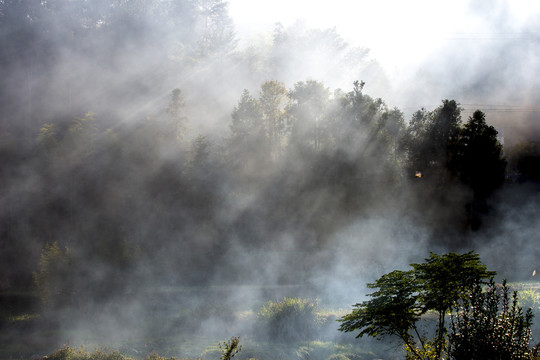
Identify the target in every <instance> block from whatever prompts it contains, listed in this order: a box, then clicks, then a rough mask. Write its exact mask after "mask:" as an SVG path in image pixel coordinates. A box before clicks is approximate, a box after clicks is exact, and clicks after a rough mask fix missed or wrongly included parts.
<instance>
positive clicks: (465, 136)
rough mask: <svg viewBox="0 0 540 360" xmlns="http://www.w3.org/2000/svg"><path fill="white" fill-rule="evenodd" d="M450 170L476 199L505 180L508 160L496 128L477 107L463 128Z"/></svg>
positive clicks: (482, 196)
mask: <svg viewBox="0 0 540 360" xmlns="http://www.w3.org/2000/svg"><path fill="white" fill-rule="evenodd" d="M456 147H457V149H456V151H455V153H454V155H453V158H452V163H451V164H450V167H451V170H452V171H453V172H455V173H456V174H457V175H458V176H459V178H460V179H461V181H462V182H463V183H465V184H467V185H469V186H470V187H471V189H472V190H473V192H474V196H475V198H477V199H486V198H487V197H488V196H489V195H491V193H492V192H493V191H494V190H495V189H497V188H498V187H500V186H501V185H502V184H503V182H504V177H505V170H506V160H505V159H504V157H503V151H502V145H501V144H500V143H499V141H498V139H497V130H495V128H494V127H493V126H489V125H487V124H486V116H485V114H484V113H483V112H482V111H480V110H476V111H475V112H474V114H473V115H472V116H471V117H470V118H469V120H468V121H467V123H466V124H465V126H464V127H463V128H462V129H460V132H459V139H458V142H457V145H456Z"/></svg>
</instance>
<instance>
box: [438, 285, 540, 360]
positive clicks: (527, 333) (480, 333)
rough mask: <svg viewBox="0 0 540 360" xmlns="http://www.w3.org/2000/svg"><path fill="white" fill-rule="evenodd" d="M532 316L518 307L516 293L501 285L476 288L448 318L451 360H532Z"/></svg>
mask: <svg viewBox="0 0 540 360" xmlns="http://www.w3.org/2000/svg"><path fill="white" fill-rule="evenodd" d="M532 319H533V313H532V310H531V309H530V308H529V309H527V310H526V312H525V313H524V312H523V308H522V307H521V306H518V294H517V291H514V292H513V294H512V297H510V290H509V288H508V286H507V285H506V282H503V284H502V286H497V285H495V283H494V282H493V280H492V281H491V282H490V284H489V286H488V287H487V289H483V288H482V287H481V286H479V285H476V286H474V287H473V288H472V289H471V291H470V296H469V298H468V299H464V300H462V301H461V303H460V305H459V307H458V309H457V311H456V313H455V315H454V316H452V333H451V335H450V339H449V351H448V353H449V355H450V358H451V359H456V360H465V359H500V360H503V359H516V360H521V359H533V358H535V357H536V356H537V353H538V346H536V347H535V348H534V349H530V341H531V325H532Z"/></svg>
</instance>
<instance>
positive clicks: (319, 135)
mask: <svg viewBox="0 0 540 360" xmlns="http://www.w3.org/2000/svg"><path fill="white" fill-rule="evenodd" d="M289 96H290V98H291V99H292V104H291V105H290V106H289V108H288V110H287V111H288V113H289V115H290V116H291V117H292V119H293V120H292V130H291V132H292V134H291V137H292V139H291V141H293V142H295V143H299V142H300V143H302V144H306V145H308V146H309V147H310V148H311V149H313V150H315V151H320V150H321V148H322V147H323V144H326V143H328V139H329V134H328V132H327V131H326V129H325V127H326V124H325V120H326V119H325V116H326V111H327V108H328V106H329V103H330V100H329V97H330V91H329V90H328V88H326V87H325V86H324V85H323V84H322V83H320V82H317V81H314V80H308V81H306V82H303V81H300V82H297V83H296V84H294V89H293V90H291V91H290V92H289Z"/></svg>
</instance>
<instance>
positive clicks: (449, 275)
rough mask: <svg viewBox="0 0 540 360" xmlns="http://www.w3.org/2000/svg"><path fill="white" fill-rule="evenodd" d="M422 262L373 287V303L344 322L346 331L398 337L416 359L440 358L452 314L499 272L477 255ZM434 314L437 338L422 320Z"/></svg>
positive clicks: (357, 307) (436, 257)
mask: <svg viewBox="0 0 540 360" xmlns="http://www.w3.org/2000/svg"><path fill="white" fill-rule="evenodd" d="M425 260H426V261H425V262H424V263H421V264H411V266H412V267H413V269H412V270H410V271H399V270H396V271H393V272H391V273H389V274H386V275H383V276H382V277H381V278H379V279H378V280H377V281H376V282H375V283H372V284H368V288H371V289H378V290H377V291H375V292H374V293H371V294H369V296H370V297H371V299H370V300H367V301H364V302H362V303H359V304H356V305H354V307H355V309H353V311H352V312H351V313H349V314H347V315H345V316H343V317H342V318H341V319H340V322H341V325H340V327H339V330H340V331H345V332H350V331H359V334H358V335H357V337H361V336H364V335H368V336H371V337H376V338H379V339H380V338H382V337H387V336H392V337H397V338H398V339H399V340H400V341H401V342H402V344H403V346H404V348H405V349H406V350H407V356H408V357H409V358H410V359H439V358H440V357H441V356H442V354H443V352H444V350H445V348H446V346H447V327H446V324H445V319H446V314H447V312H448V311H451V310H453V309H454V308H455V306H456V305H457V304H458V302H459V301H462V300H463V299H464V298H466V296H467V294H468V292H469V291H470V290H471V289H472V287H473V286H475V285H476V284H480V283H482V281H484V279H487V278H489V277H491V276H493V275H494V274H495V273H494V272H492V271H487V269H486V266H485V265H484V264H482V263H481V262H480V258H479V256H478V255H477V254H475V253H473V252H472V251H471V252H468V253H465V254H461V255H460V254H456V253H448V254H443V255H437V254H434V253H431V254H430V257H429V258H427V259H425ZM428 311H434V312H435V313H436V314H437V317H438V321H437V326H436V332H435V337H434V338H433V339H428V338H426V336H425V335H422V329H421V328H420V324H419V321H420V319H421V316H422V315H425V314H426V313H427V312H428Z"/></svg>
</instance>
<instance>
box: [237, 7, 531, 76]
mask: <svg viewBox="0 0 540 360" xmlns="http://www.w3.org/2000/svg"><path fill="white" fill-rule="evenodd" d="M229 4H230V13H231V16H232V17H233V19H234V21H235V25H236V28H237V31H238V35H239V37H240V39H241V41H243V43H246V40H247V41H249V40H250V38H252V37H256V36H258V35H261V33H264V32H267V31H271V30H272V29H273V27H274V25H275V24H276V23H281V24H283V25H284V26H288V25H291V24H293V23H294V22H296V21H303V22H305V23H306V25H307V26H310V27H315V28H333V27H335V28H336V29H337V32H338V33H339V34H341V35H342V36H343V37H344V38H345V40H346V41H348V42H350V43H351V44H353V45H356V46H362V47H367V48H369V49H370V51H371V56H372V57H373V58H375V59H377V60H378V61H379V62H380V63H381V64H382V65H383V66H384V67H385V68H386V70H387V71H388V72H389V74H390V75H397V73H396V72H399V71H400V70H402V69H409V67H411V66H412V67H413V68H414V66H415V65H417V64H419V63H420V62H421V60H423V59H424V58H425V57H426V56H427V54H429V53H432V52H434V51H436V49H438V48H440V47H442V46H444V45H447V44H448V43H454V44H456V45H460V44H462V43H463V42H467V43H474V44H475V45H479V46H484V45H485V44H486V42H488V43H489V42H494V41H500V40H501V39H503V40H504V39H508V38H509V37H510V38H516V39H520V38H523V37H524V36H527V35H530V34H527V33H523V32H522V29H519V28H518V26H520V24H522V23H523V22H524V21H527V20H531V19H534V18H538V16H539V12H538V11H539V9H540V3H539V2H534V1H526V0H523V1H489V2H482V6H480V5H479V4H478V5H475V4H476V3H475V2H471V1H466V0H457V1H452V2H442V1H429V0H413V1H400V0H382V1H364V0H361V1H347V0H334V1H316V2H314V1H309V0H292V1H291V0H268V1H251V0H231V1H229ZM494 19H499V22H500V23H499V25H500V26H505V27H506V26H507V25H509V24H513V25H515V26H516V28H513V29H509V28H504V29H501V28H497V25H496V23H494V22H493V20H494Z"/></svg>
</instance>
